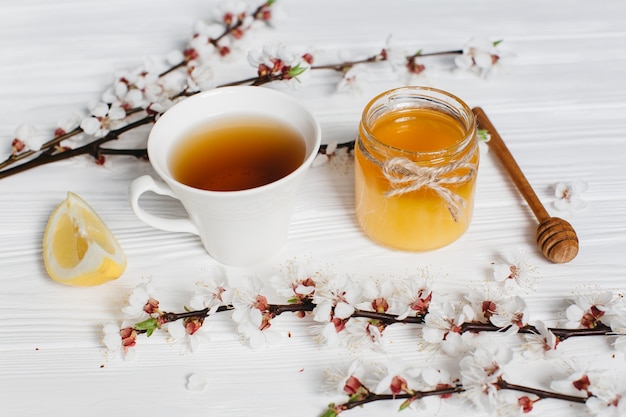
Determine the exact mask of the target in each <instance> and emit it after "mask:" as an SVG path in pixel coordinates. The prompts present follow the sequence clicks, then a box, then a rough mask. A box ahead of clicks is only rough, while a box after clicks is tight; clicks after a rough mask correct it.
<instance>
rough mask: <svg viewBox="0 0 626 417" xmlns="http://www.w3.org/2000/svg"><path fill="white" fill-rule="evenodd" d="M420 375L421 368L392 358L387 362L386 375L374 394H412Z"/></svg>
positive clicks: (381, 379)
mask: <svg viewBox="0 0 626 417" xmlns="http://www.w3.org/2000/svg"><path fill="white" fill-rule="evenodd" d="M420 373H421V369H420V368H416V367H414V366H411V365H410V364H409V363H407V362H404V361H402V360H400V359H398V358H391V359H389V360H388V361H387V363H386V369H385V373H384V374H383V375H382V377H381V378H380V380H379V382H378V384H377V385H376V387H375V388H374V392H375V393H376V394H386V393H391V394H400V393H403V392H405V393H408V392H411V391H412V390H413V389H415V387H416V386H417V384H418V380H417V378H418V377H419V376H420ZM412 387H413V388H412Z"/></svg>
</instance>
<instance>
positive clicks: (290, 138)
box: [128, 86, 321, 266]
mask: <svg viewBox="0 0 626 417" xmlns="http://www.w3.org/2000/svg"><path fill="white" fill-rule="evenodd" d="M320 142H321V131H320V126H319V123H318V122H317V120H316V118H315V117H314V116H313V114H312V113H311V112H310V111H309V110H308V109H307V108H306V107H305V106H304V105H302V104H301V103H300V102H299V101H298V100H296V99H295V98H294V97H292V96H290V95H288V94H286V93H283V92H280V91H277V90H273V89H270V88H266V87H253V86H234V87H222V88H216V89H213V90H209V91H205V92H201V93H198V94H196V95H194V96H192V97H189V98H187V99H185V100H184V101H181V102H179V103H177V104H176V105H174V106H173V107H172V108H170V109H169V110H167V111H166V112H165V113H164V114H163V115H162V116H161V117H160V118H159V119H158V120H157V122H156V123H155V124H154V127H153V128H152V130H151V132H150V134H149V137H148V146H147V148H148V157H149V159H150V163H151V164H152V167H153V168H154V171H155V172H156V174H157V175H158V176H159V177H160V178H158V179H154V178H153V177H151V176H149V175H144V176H141V177H139V178H137V179H135V180H134V181H133V182H132V183H131V185H130V187H129V192H128V195H129V202H130V206H131V208H132V210H133V212H134V213H135V215H136V216H137V217H138V218H139V219H140V220H142V221H143V222H144V223H146V224H148V225H149V226H152V227H155V228H157V229H161V230H166V231H172V232H186V233H192V234H195V235H198V236H199V237H200V240H201V241H202V244H203V245H204V248H205V249H206V251H207V252H208V253H209V255H211V256H212V257H213V258H214V259H215V260H217V261H219V262H221V263H224V264H228V265H236V266H247V265H252V264H255V263H259V262H261V261H263V260H266V259H268V258H270V257H272V256H273V255H275V254H276V253H277V252H279V251H280V249H281V248H282V246H283V245H284V243H285V241H286V239H287V234H288V230H289V224H290V222H291V214H292V207H293V202H294V200H295V197H296V194H297V191H298V189H299V187H300V185H301V183H302V180H303V178H304V176H305V174H306V172H307V170H308V169H309V167H310V165H311V163H312V162H313V160H314V159H315V157H316V155H317V152H318V150H319V147H320ZM148 191H150V192H154V193H156V194H159V195H164V196H169V197H173V198H175V199H178V200H180V202H181V203H182V205H183V207H184V208H185V210H186V211H187V213H186V216H184V217H181V218H165V217H162V216H158V215H156V214H154V213H151V212H149V211H148V210H146V209H145V208H143V207H142V206H141V205H140V197H141V195H142V194H144V193H146V192H148Z"/></svg>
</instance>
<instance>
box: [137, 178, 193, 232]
mask: <svg viewBox="0 0 626 417" xmlns="http://www.w3.org/2000/svg"><path fill="white" fill-rule="evenodd" d="M146 191H152V192H154V193H156V194H159V195H165V196H168V197H172V198H175V199H177V200H178V197H176V196H175V195H174V192H173V191H172V189H171V188H170V187H169V186H168V185H167V184H165V183H163V182H158V181H155V180H154V179H153V178H152V177H151V176H149V175H143V176H141V177H139V178H136V179H135V180H133V182H132V183H131V184H130V187H129V188H128V200H129V202H130V207H131V209H132V210H133V212H134V213H135V215H136V216H137V217H138V218H139V219H140V220H141V221H143V222H144V223H146V224H147V225H149V226H152V227H154V228H156V229H161V230H165V231H168V232H185V233H193V234H195V235H199V234H200V233H199V231H198V228H197V227H196V226H195V225H194V224H193V223H192V222H191V220H189V219H188V218H186V219H185V218H183V219H167V218H164V217H159V216H155V215H154V214H151V213H148V212H147V211H146V210H144V209H143V208H141V206H140V205H139V197H141V195H142V194H143V193H145V192H146Z"/></svg>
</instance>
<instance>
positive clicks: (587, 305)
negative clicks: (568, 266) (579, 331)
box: [565, 291, 616, 329]
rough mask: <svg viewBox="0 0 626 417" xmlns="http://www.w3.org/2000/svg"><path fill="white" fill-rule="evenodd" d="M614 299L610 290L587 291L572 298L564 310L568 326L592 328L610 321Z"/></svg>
mask: <svg viewBox="0 0 626 417" xmlns="http://www.w3.org/2000/svg"><path fill="white" fill-rule="evenodd" d="M615 303H616V299H615V298H614V296H613V293H612V292H611V291H600V292H588V293H584V294H580V295H579V296H577V297H576V298H575V299H574V304H572V305H570V306H569V307H568V308H567V310H566V311H565V315H566V317H567V320H568V322H567V323H566V327H568V328H586V329H590V328H594V327H596V326H597V325H598V324H600V323H603V324H607V323H610V319H611V316H612V315H613V308H614V306H615Z"/></svg>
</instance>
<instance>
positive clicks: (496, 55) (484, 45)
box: [454, 37, 503, 77]
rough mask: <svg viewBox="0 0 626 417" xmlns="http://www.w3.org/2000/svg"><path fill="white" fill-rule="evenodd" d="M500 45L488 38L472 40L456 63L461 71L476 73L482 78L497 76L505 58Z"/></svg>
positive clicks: (456, 59)
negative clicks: (499, 47)
mask: <svg viewBox="0 0 626 417" xmlns="http://www.w3.org/2000/svg"><path fill="white" fill-rule="evenodd" d="M498 44H499V42H493V41H490V40H489V39H486V38H479V37H476V38H472V39H470V40H469V42H468V43H467V44H466V45H465V47H464V48H463V54H461V55H459V56H457V57H456V58H455V60H454V62H455V64H456V65H457V67H458V68H460V69H461V70H464V71H471V72H474V73H476V74H478V75H480V76H481V77H490V76H494V75H497V73H498V72H499V71H500V69H501V65H502V58H503V56H502V53H501V52H500V51H499V49H498Z"/></svg>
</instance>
